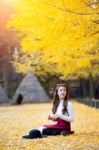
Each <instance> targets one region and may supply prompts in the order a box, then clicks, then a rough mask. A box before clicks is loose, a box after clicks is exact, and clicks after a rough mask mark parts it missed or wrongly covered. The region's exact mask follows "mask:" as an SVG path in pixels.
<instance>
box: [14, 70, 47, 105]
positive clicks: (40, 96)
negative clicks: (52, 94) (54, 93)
mask: <svg viewBox="0 0 99 150" xmlns="http://www.w3.org/2000/svg"><path fill="white" fill-rule="evenodd" d="M19 100H22V103H32V102H47V101H48V100H49V98H48V96H47V94H46V93H45V91H44V89H43V87H42V86H41V84H40V82H39V80H38V79H37V77H36V76H35V75H34V74H33V73H32V72H31V71H29V72H28V73H27V75H26V76H25V77H24V79H23V80H22V82H21V83H20V85H19V87H18V88H17V90H16V92H15V95H14V96H13V103H16V104H17V103H18V101H19ZM20 103H21V102H20Z"/></svg>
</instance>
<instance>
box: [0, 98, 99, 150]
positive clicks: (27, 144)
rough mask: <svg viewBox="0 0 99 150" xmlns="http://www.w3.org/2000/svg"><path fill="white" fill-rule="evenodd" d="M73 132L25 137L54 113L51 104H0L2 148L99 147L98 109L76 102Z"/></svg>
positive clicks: (77, 149) (94, 149) (59, 149)
mask: <svg viewBox="0 0 99 150" xmlns="http://www.w3.org/2000/svg"><path fill="white" fill-rule="evenodd" d="M73 103H74V108H75V121H74V122H73V123H72V130H74V131H75V134H74V135H70V136H62V135H61V136H49V137H47V138H42V139H39V138H38V139H22V136H23V135H25V134H27V133H28V132H29V130H30V129H33V128H36V127H38V126H40V125H43V124H52V123H53V122H52V121H49V120H47V117H48V115H49V114H51V108H52V104H51V103H43V104H23V105H20V106H0V150H99V109H95V108H91V107H88V106H85V105H84V104H80V103H78V102H75V101H73Z"/></svg>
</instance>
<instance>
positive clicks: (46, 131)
mask: <svg viewBox="0 0 99 150" xmlns="http://www.w3.org/2000/svg"><path fill="white" fill-rule="evenodd" d="M61 132H62V131H61V130H58V129H48V128H45V129H43V131H42V135H41V132H40V131H39V130H38V129H33V130H30V132H29V136H30V138H42V137H47V136H50V135H60V134H61Z"/></svg>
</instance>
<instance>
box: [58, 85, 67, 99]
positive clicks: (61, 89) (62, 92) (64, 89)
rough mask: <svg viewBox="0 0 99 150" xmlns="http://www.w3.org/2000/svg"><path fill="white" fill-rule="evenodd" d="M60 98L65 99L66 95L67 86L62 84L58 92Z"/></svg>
mask: <svg viewBox="0 0 99 150" xmlns="http://www.w3.org/2000/svg"><path fill="white" fill-rule="evenodd" d="M57 94H58V96H59V99H64V98H65V96H66V88H65V87H64V86H60V87H59V88H58V92H57Z"/></svg>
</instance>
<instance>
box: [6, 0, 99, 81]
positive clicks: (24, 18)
mask: <svg viewBox="0 0 99 150" xmlns="http://www.w3.org/2000/svg"><path fill="white" fill-rule="evenodd" d="M93 2H94V0H93ZM93 5H95V6H96V8H95V9H94V8H93ZM14 7H15V14H13V16H12V20H11V21H10V22H9V23H8V26H13V27H15V28H16V30H17V31H19V32H20V36H23V37H24V38H22V41H21V53H22V54H23V56H22V57H21V58H20V60H18V62H15V65H16V64H17V67H18V66H21V65H23V66H24V71H22V70H21V69H20V68H21V67H18V68H19V71H22V72H26V71H27V70H28V69H31V70H33V72H34V73H36V74H38V75H41V74H46V73H47V72H49V73H51V74H55V73H57V74H60V76H61V77H62V78H63V79H64V78H71V77H73V76H74V75H75V77H78V76H83V77H88V75H89V72H91V73H92V74H93V75H96V74H97V72H98V71H99V69H98V67H96V65H93V64H92V61H94V60H95V61H97V60H98V55H99V48H98V47H99V34H98V33H99V25H98V24H97V23H96V22H95V21H96V20H97V18H98V17H99V10H98V3H96V4H93V3H92V2H91V1H90V3H89V1H88V2H87V1H86V2H84V1H82V0H77V1H72V0H68V1H65V0H54V1H52V0H22V1H19V0H16V3H14ZM34 56H35V57H34ZM32 58H33V59H32ZM26 62H27V63H26ZM35 64H36V65H35ZM27 66H28V67H27ZM92 67H94V68H95V69H93V68H92ZM26 68H27V69H26ZM96 68H97V69H96Z"/></svg>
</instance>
